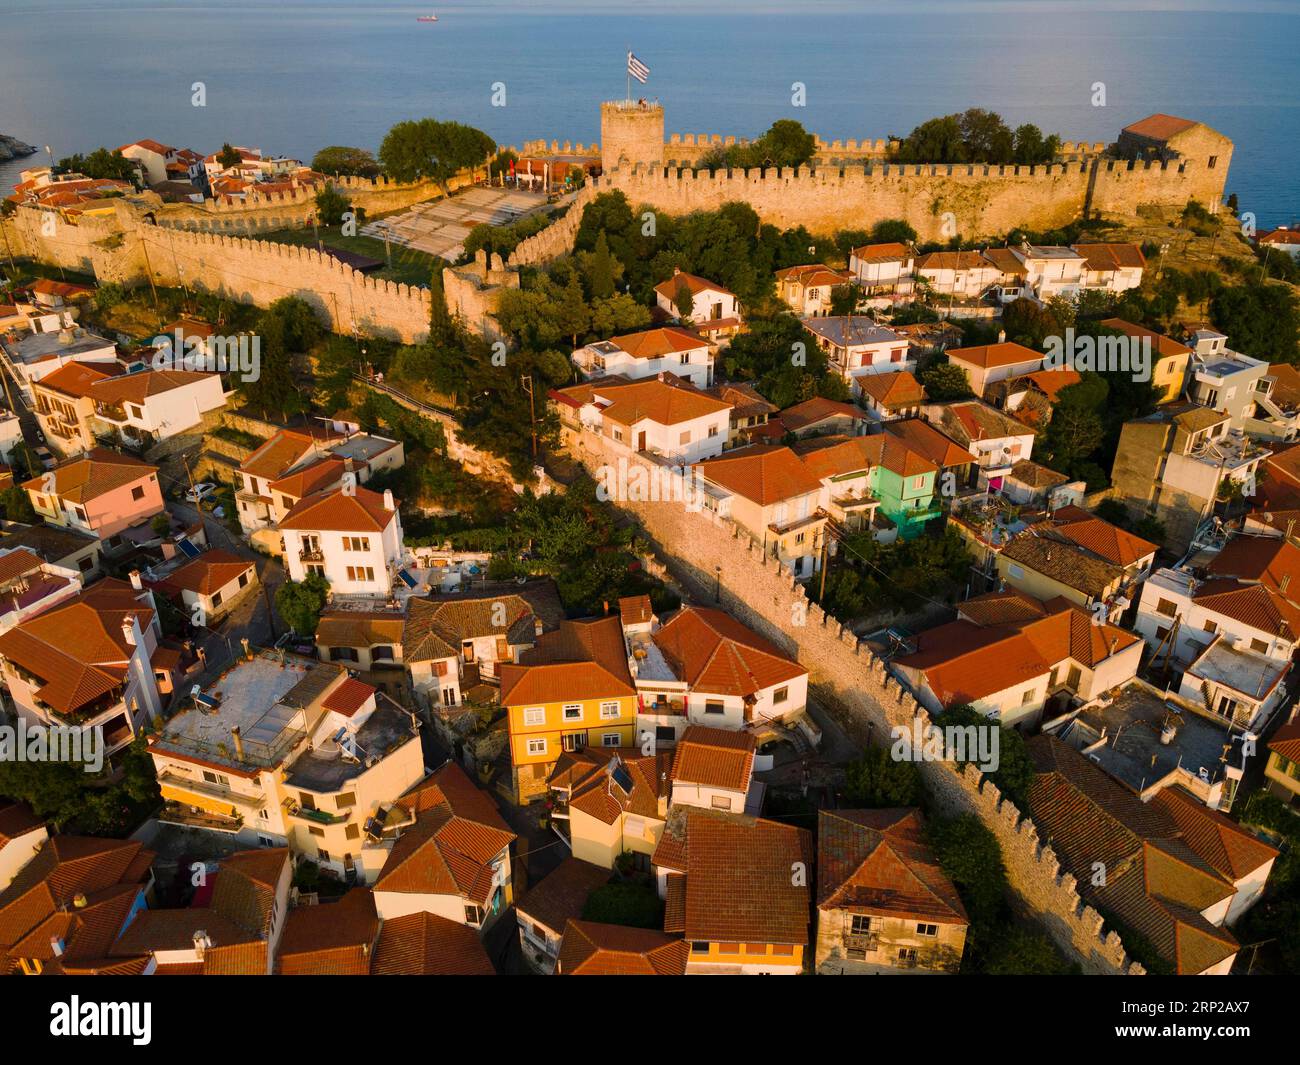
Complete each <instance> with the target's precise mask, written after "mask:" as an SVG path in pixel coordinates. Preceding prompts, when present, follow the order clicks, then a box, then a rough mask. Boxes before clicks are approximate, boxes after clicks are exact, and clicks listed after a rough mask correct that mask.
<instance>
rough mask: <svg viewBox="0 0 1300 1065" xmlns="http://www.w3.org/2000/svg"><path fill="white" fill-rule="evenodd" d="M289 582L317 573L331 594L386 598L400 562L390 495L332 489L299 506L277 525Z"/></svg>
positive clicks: (395, 515)
mask: <svg viewBox="0 0 1300 1065" xmlns="http://www.w3.org/2000/svg"><path fill="white" fill-rule="evenodd" d="M280 531H281V532H282V533H283V534H284V561H285V565H286V566H287V567H288V570H289V577H290V578H291V579H292V580H295V581H301V580H305V579H306V578H307V577H308V576H309V575H311V574H319V575H320V576H322V577H324V578H325V579H326V580H328V581H329V583H330V591H331V593H332V594H334V595H362V596H387V595H388V594H389V593H390V592H391V590H392V586H393V579H394V576H395V574H396V572H397V570H398V569H399V568H400V566H401V562H402V557H403V544H402V519H401V516H400V515H399V514H398V512H397V501H396V500H395V499H393V493H392V492H391V491H389V490H385V491H384V494H383V495H380V494H379V493H378V492H372V491H371V490H370V489H369V488H352V489H351V490H350V491H349V490H347V489H345V488H335V489H331V490H329V491H326V492H318V493H317V494H315V495H311V496H308V497H306V498H305V499H303V500H302V502H300V503H298V504H297V505H296V506H295V507H293V509H291V510H290V511H289V512H288V513H287V514H286V515H285V516H284V518H283V519H282V520H281V522H280Z"/></svg>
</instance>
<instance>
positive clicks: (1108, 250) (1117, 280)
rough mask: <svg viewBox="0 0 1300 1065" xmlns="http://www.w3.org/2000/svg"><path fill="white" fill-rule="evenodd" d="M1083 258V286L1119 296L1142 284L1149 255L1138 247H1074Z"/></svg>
mask: <svg viewBox="0 0 1300 1065" xmlns="http://www.w3.org/2000/svg"><path fill="white" fill-rule="evenodd" d="M1071 247H1072V248H1073V249H1074V250H1075V251H1076V252H1078V253H1079V254H1080V255H1082V256H1083V260H1084V263H1083V287H1084V288H1085V289H1088V290H1090V291H1098V292H1110V293H1120V292H1127V291H1128V290H1129V289H1131V288H1137V287H1138V286H1139V285H1141V284H1142V273H1143V271H1144V270H1145V269H1146V264H1147V260H1146V256H1144V255H1143V254H1142V249H1141V248H1139V247H1138V246H1137V245H1136V244H1073V245H1071Z"/></svg>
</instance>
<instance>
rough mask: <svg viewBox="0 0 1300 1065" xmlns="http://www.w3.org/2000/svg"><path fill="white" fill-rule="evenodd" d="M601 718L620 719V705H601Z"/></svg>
mask: <svg viewBox="0 0 1300 1065" xmlns="http://www.w3.org/2000/svg"><path fill="white" fill-rule="evenodd" d="M600 716H601V717H603V718H611V717H618V703H616V702H614V703H601V704H600Z"/></svg>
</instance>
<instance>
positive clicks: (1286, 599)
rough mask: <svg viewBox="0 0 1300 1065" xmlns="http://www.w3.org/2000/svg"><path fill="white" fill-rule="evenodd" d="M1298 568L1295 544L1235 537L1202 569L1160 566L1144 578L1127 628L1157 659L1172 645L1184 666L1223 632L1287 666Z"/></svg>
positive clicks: (1296, 618)
mask: <svg viewBox="0 0 1300 1065" xmlns="http://www.w3.org/2000/svg"><path fill="white" fill-rule="evenodd" d="M1201 573H1203V576H1204V579H1201V577H1200V576H1198V574H1201ZM1297 575H1300V548H1297V547H1296V546H1295V545H1294V544H1292V543H1291V542H1290V541H1289V540H1287V539H1285V538H1282V537H1270V536H1245V535H1241V536H1237V537H1234V538H1233V539H1232V540H1231V541H1229V543H1228V545H1227V546H1226V547H1224V548H1223V550H1222V551H1220V552H1219V553H1218V554H1217V555H1216V556H1215V557H1214V558H1213V559H1212V560H1211V561H1210V562H1209V564H1208V565H1207V566H1206V567H1205V568H1204V569H1203V570H1199V569H1198V570H1197V571H1196V572H1193V571H1192V570H1190V569H1187V568H1184V569H1160V570H1157V571H1156V572H1155V573H1154V574H1152V575H1151V576H1150V577H1148V578H1147V580H1146V583H1145V584H1143V586H1142V597H1141V599H1140V600H1139V602H1138V611H1137V617H1136V618H1135V620H1134V622H1133V628H1134V630H1135V631H1136V632H1137V633H1139V634H1140V635H1141V636H1142V638H1143V639H1144V640H1146V641H1147V643H1148V644H1149V645H1150V646H1151V648H1152V650H1153V652H1154V656H1155V660H1156V661H1159V662H1163V661H1164V660H1165V658H1166V657H1167V656H1169V655H1170V653H1171V652H1172V656H1173V661H1174V662H1175V663H1178V664H1179V665H1180V666H1183V667H1186V666H1188V665H1190V664H1192V663H1193V662H1196V661H1197V660H1199V659H1200V658H1201V657H1202V656H1203V655H1204V653H1205V651H1206V650H1207V649H1208V648H1209V647H1210V646H1211V645H1212V644H1215V643H1216V642H1218V640H1219V637H1224V638H1226V640H1227V641H1228V642H1229V643H1231V644H1232V645H1233V646H1234V647H1236V648H1237V649H1238V650H1242V651H1251V652H1253V653H1255V654H1257V655H1261V656H1263V658H1264V659H1267V660H1270V661H1272V662H1275V663H1278V664H1281V665H1283V666H1289V664H1290V662H1291V658H1292V656H1293V655H1294V653H1295V650H1296V647H1297V645H1298V644H1300V604H1298V603H1297V597H1298V596H1300V576H1297ZM1254 680H1255V682H1258V681H1259V680H1261V678H1260V677H1256V678H1254Z"/></svg>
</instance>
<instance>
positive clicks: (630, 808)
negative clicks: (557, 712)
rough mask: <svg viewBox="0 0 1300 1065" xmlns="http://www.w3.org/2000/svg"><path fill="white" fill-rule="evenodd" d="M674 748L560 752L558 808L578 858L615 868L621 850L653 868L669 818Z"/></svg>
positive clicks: (553, 779) (553, 783) (554, 785)
mask: <svg viewBox="0 0 1300 1065" xmlns="http://www.w3.org/2000/svg"><path fill="white" fill-rule="evenodd" d="M672 764H673V752H672V751H671V750H668V751H663V752H660V753H658V754H652V755H642V754H641V752H640V751H638V750H636V749H628V748H624V747H619V748H608V749H605V748H599V747H588V748H586V749H585V750H581V751H573V752H565V753H564V754H561V755H560V760H559V761H558V762H557V763H556V765H555V769H554V771H553V772H552V773H551V776H550V779H549V781H548V783H549V784H550V787H551V794H552V796H553V797H554V799H555V800H556V808H555V811H554V812H553V813H552V817H554V818H555V821H556V827H557V828H558V829H559V831H560V834H561V835H564V836H566V837H567V838H568V840H569V845H570V848H571V849H572V851H573V856H574V857H575V858H581V859H582V860H583V861H586V862H590V863H591V864H592V865H598V866H600V867H601V868H603V869H613V868H614V863H615V861H616V860H617V859H618V857H619V855H620V854H627V855H629V856H630V859H631V862H632V867H633V868H634V869H637V870H638V871H640V872H645V873H648V872H649V871H650V860H651V857H652V856H653V855H654V852H655V847H656V846H658V844H659V838H660V837H661V836H662V835H663V832H664V822H665V821H666V820H667V819H668V790H669V788H670V787H671V781H670V770H671V768H672Z"/></svg>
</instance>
